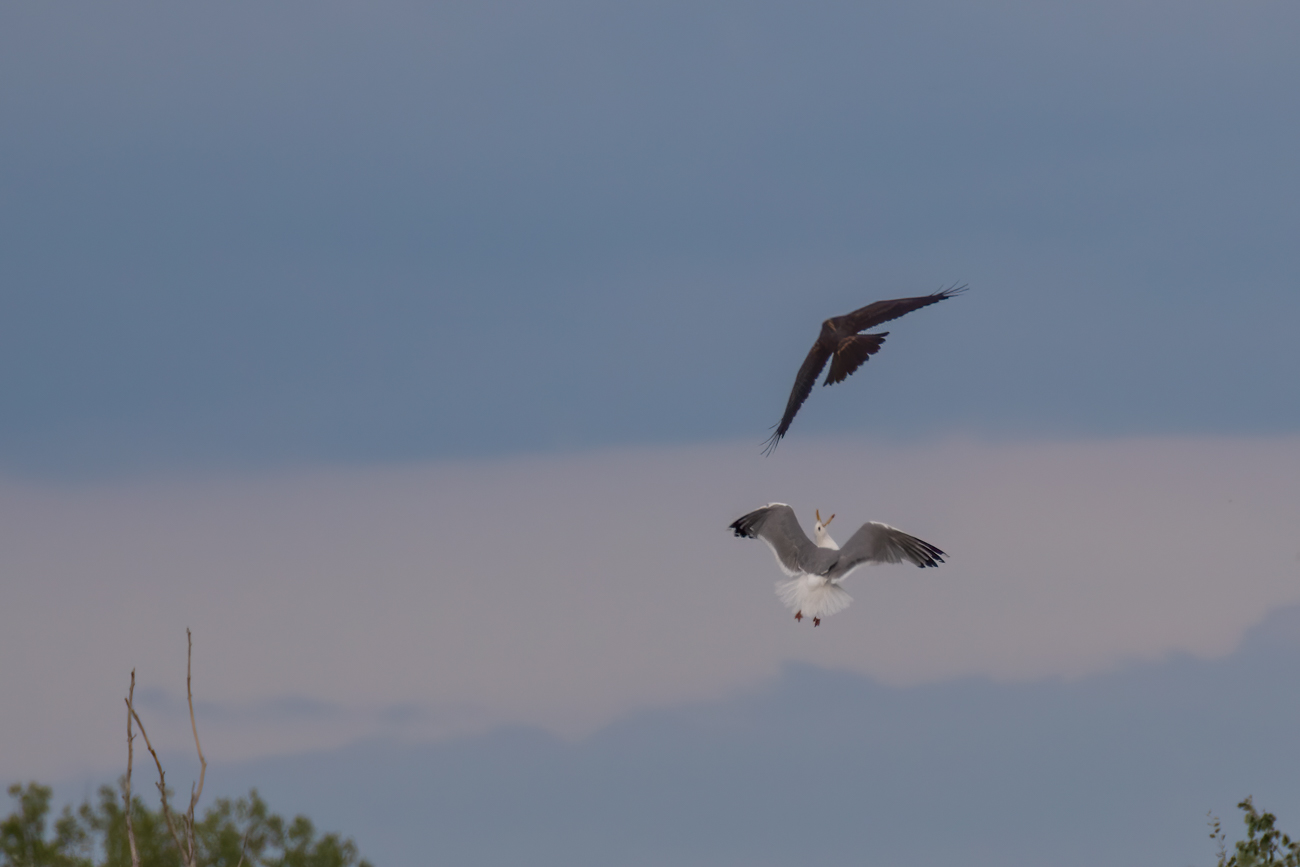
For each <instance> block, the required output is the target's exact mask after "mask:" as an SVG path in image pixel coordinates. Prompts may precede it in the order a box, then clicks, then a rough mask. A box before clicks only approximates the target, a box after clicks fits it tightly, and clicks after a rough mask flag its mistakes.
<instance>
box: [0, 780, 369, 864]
mask: <svg viewBox="0 0 1300 867" xmlns="http://www.w3.org/2000/svg"><path fill="white" fill-rule="evenodd" d="M9 795H10V796H11V797H13V798H14V799H15V800H16V801H17V805H16V808H15V810H14V812H13V813H11V814H10V815H9V817H8V818H6V819H5V820H4V822H3V823H0V867H131V850H130V847H129V846H128V844H127V839H126V813H125V810H124V809H123V805H122V799H121V798H120V797H119V796H118V795H117V793H116V792H114V791H113V789H112V787H110V786H104V787H102V788H101V789H100V790H99V796H98V801H97V802H96V803H91V802H90V801H86V802H85V803H83V804H82V805H81V806H80V807H79V808H78V809H77V810H76V811H75V812H74V811H73V810H72V808H71V807H64V809H63V813H62V815H61V816H60V817H59V819H58V821H57V822H55V824H54V835H53V836H52V837H50V836H48V835H47V833H46V821H47V817H48V815H49V812H50V798H51V795H52V792H51V790H50V788H49V787H48V786H41V785H38V784H36V783H29V784H27V786H25V787H24V786H22V785H19V784H15V785H12V786H10V787H9ZM131 823H132V825H133V826H134V828H135V839H136V846H137V849H138V851H139V853H140V867H180V863H181V858H180V854H179V853H178V852H177V850H176V843H175V841H173V840H172V836H171V832H170V831H169V830H168V829H167V823H166V821H165V820H164V819H163V815H162V811H161V810H150V809H149V808H148V807H146V806H145V805H144V802H143V801H141V800H140V799H139V798H133V799H132V804H131ZM178 830H179V828H178ZM182 833H183V832H182ZM194 836H195V839H196V841H197V843H198V851H199V858H198V863H199V864H201V865H203V867H237V865H239V864H240V863H241V861H242V863H243V865H244V867H371V865H370V863H369V862H368V861H365V860H363V859H361V858H360V857H359V854H358V852H357V846H356V844H355V843H353V842H352V841H351V840H350V839H343V838H340V837H339V836H338V835H337V834H324V835H318V834H317V833H316V828H315V826H314V825H313V824H312V822H311V820H310V819H308V818H307V817H306V816H298V817H297V818H295V819H294V820H293V821H291V822H286V821H285V820H284V819H283V818H281V817H280V816H277V815H275V814H273V813H271V812H270V811H269V810H268V809H267V806H266V802H265V801H263V800H262V799H261V797H260V796H259V795H258V794H257V790H256V789H254V790H253V791H251V792H249V793H248V797H247V798H239V799H238V800H235V801H231V800H230V799H228V798H220V799H218V800H217V802H216V803H215V804H214V805H213V806H212V807H210V808H209V809H208V810H207V812H205V813H204V814H203V816H202V818H201V819H198V820H197V821H196V822H195V828H194Z"/></svg>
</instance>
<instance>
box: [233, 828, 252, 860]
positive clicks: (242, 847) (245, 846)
mask: <svg viewBox="0 0 1300 867" xmlns="http://www.w3.org/2000/svg"><path fill="white" fill-rule="evenodd" d="M253 827H254V826H253V823H251V822H250V823H249V824H248V830H247V831H245V832H244V842H242V843H240V844H239V863H237V864H236V865H235V867H244V856H245V855H246V854H248V838H249V837H250V836H251V835H252V833H253Z"/></svg>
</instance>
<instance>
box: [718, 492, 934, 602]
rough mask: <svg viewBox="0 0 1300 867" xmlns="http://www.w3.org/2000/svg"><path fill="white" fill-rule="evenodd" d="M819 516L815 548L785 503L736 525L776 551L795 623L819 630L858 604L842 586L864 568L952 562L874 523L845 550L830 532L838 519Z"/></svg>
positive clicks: (780, 589) (781, 592) (781, 590)
mask: <svg viewBox="0 0 1300 867" xmlns="http://www.w3.org/2000/svg"><path fill="white" fill-rule="evenodd" d="M816 515H817V523H816V524H814V525H813V536H814V538H815V539H816V543H815V544H814V543H813V541H811V540H810V539H809V538H808V536H807V534H805V533H804V531H803V528H802V527H800V526H799V519H798V518H796V517H795V515H794V509H792V508H790V507H789V506H787V505H786V504H785V503H769V504H767V505H766V506H764V507H763V508H761V509H756V510H755V511H753V512H750V513H749V514H748V515H745V516H744V517H743V518H738V519H737V520H735V521H734V522H732V524H731V529H732V530H735V531H736V535H737V536H742V537H746V538H750V539H762V540H763V541H764V542H766V543H767V546H768V547H769V548H771V549H772V553H773V554H775V555H776V562H777V565H778V566H780V567H781V571H782V572H784V573H785V574H786V575H789V576H790V577H789V578H787V579H786V580H785V581H778V582H777V584H776V594H777V595H778V596H780V597H781V601H782V602H784V603H785V607H786V608H789V609H790V610H791V611H793V612H794V619H795V620H803V619H804V617H805V616H807V617H811V618H812V621H813V626H820V625H821V622H822V618H823V617H829V616H830V615H832V614H834V613H836V612H837V611H843V610H844V609H845V608H847V607H848V606H849V603H850V602H852V601H853V597H852V596H850V595H849V594H848V593H847V592H846V591H845V590H844V588H843V587H841V586H840V582H841V581H843V580H844V577H845V576H846V575H848V574H849V573H850V572H852V571H853V570H854V569H857V568H858V567H859V566H864V565H866V564H867V563H902V562H903V561H904V560H907V561H908V562H910V563H915V564H916V565H917V566H920V567H922V568H925V567H926V566H938V565H939V564H940V563H942V562H943V558H944V557H945V556H947V555H946V554H944V552H943V551H940V550H939V549H938V548H936V547H934V546H933V545H931V544H930V543H929V542H922V541H921V540H920V539H918V538H916V537H915V536H909V535H907V534H906V533H904V532H903V531H902V530H899V529H896V528H894V527H891V526H889V525H888V524H879V523H877V522H875V521H868V522H867V523H865V524H863V525H862V526H861V527H859V528H858V531H857V532H856V533H854V534H853V535H852V536H850V537H849V541H848V542H846V543H845V544H844V547H843V548H841V547H839V546H838V545H836V544H835V540H834V539H832V538H831V536H830V534H829V533H827V532H826V525H827V524H829V523H830V522H831V521H832V519H834V517H835V516H834V515H831V516H830V517H829V518H827V519H826V520H825V521H822V515H821V511H820V510H818V511H817V512H816Z"/></svg>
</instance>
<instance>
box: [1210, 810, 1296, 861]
mask: <svg viewBox="0 0 1300 867" xmlns="http://www.w3.org/2000/svg"><path fill="white" fill-rule="evenodd" d="M1237 806H1238V807H1239V808H1240V809H1241V810H1242V812H1244V813H1245V814H1246V815H1245V816H1244V817H1243V819H1244V821H1245V822H1246V839H1245V840H1238V841H1237V843H1236V845H1235V846H1234V851H1233V853H1232V855H1231V856H1229V855H1228V852H1227V849H1226V847H1225V845H1224V841H1225V837H1224V835H1223V831H1222V830H1221V829H1220V827H1219V820H1218V819H1215V818H1211V820H1210V827H1211V828H1213V830H1212V831H1211V832H1210V839H1212V840H1216V841H1218V843H1219V863H1218V865H1217V867H1300V840H1298V841H1295V842H1292V840H1291V838H1290V837H1288V836H1287V835H1286V834H1283V833H1282V832H1281V831H1279V830H1277V828H1276V827H1274V825H1275V823H1276V822H1277V817H1276V816H1274V815H1273V814H1272V813H1260V812H1259V811H1257V810H1256V809H1255V804H1254V803H1253V802H1252V801H1251V799H1250V798H1247V799H1246V800H1244V801H1242V802H1241V803H1240V804H1238V805H1237Z"/></svg>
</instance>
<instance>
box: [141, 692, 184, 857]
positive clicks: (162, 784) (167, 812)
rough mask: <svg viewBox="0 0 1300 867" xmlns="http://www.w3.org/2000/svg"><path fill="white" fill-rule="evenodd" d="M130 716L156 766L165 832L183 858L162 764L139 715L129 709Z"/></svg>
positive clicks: (182, 847)
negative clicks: (165, 826)
mask: <svg viewBox="0 0 1300 867" xmlns="http://www.w3.org/2000/svg"><path fill="white" fill-rule="evenodd" d="M131 716H132V717H134V718H135V724H136V725H138V726H139V727H140V735H141V736H142V737H143V738H144V745H145V746H146V747H148V748H149V755H151V756H153V763H154V764H155V765H157V766H158V792H159V794H161V795H162V811H163V819H164V820H165V821H166V822H167V830H168V831H170V832H171V834H172V840H173V841H174V842H175V843H176V851H177V852H179V853H180V855H181V857H182V858H183V857H184V856H185V847H184V846H183V845H181V837H180V834H177V833H176V823H175V822H174V821H173V820H172V810H171V806H170V805H169V804H168V803H167V775H166V774H164V773H163V766H162V762H160V761H159V760H158V753H157V751H155V750H154V748H153V744H151V743H150V742H149V733H148V732H147V731H145V730H144V722H143V721H141V719H140V714H138V713H136V711H135V708H134V707H132V708H131Z"/></svg>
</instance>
